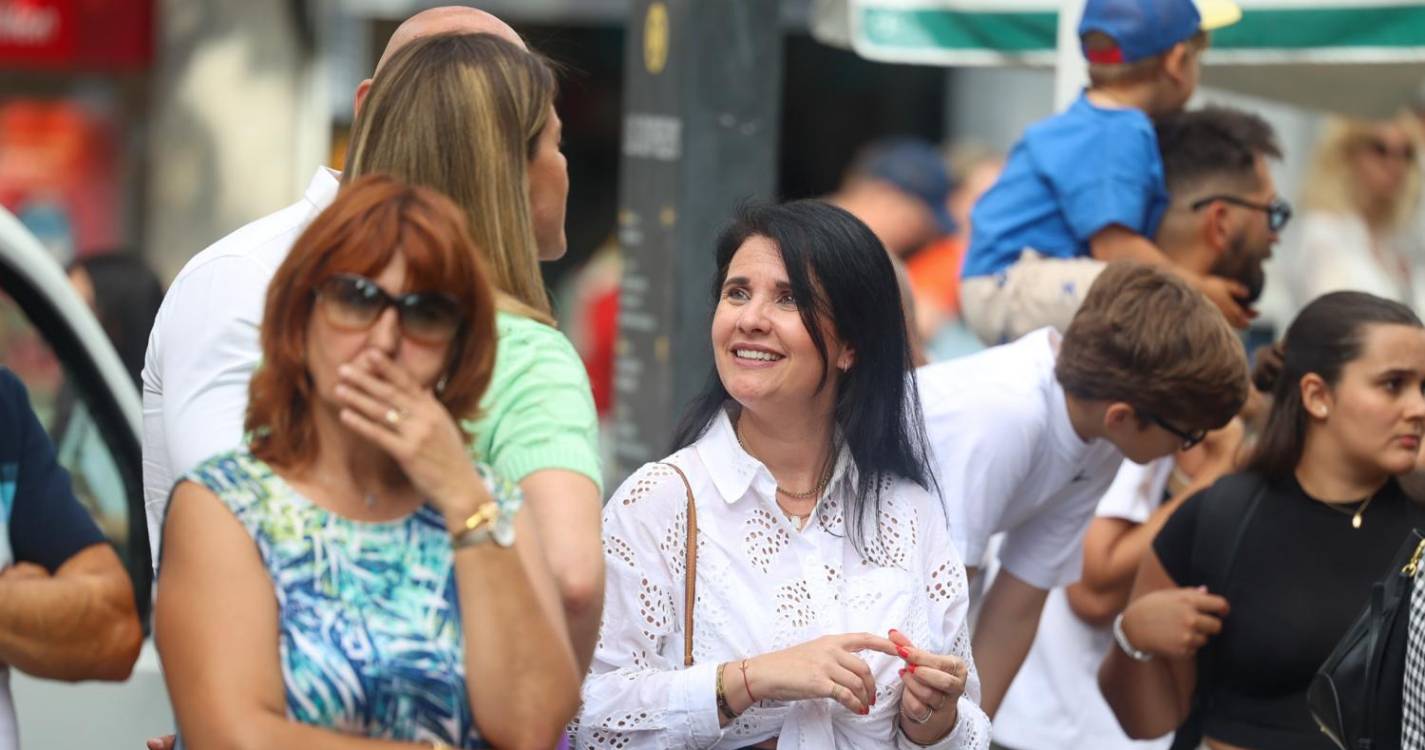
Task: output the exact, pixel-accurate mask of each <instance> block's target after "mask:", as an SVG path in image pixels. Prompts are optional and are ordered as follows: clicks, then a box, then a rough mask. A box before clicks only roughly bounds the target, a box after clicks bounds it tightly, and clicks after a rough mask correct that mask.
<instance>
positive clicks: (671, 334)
mask: <svg viewBox="0 0 1425 750" xmlns="http://www.w3.org/2000/svg"><path fill="white" fill-rule="evenodd" d="M778 6H779V3H778V2H777V1H776V0H634V1H633V4H632V9H631V11H630V16H629V27H628V34H627V36H626V39H627V51H626V55H625V61H624V66H625V67H624V131H623V160H622V165H621V171H620V175H619V244H620V246H621V248H622V251H623V284H622V289H621V296H620V302H619V342H618V359H617V363H616V365H615V371H614V373H615V374H614V387H615V420H616V421H615V430H614V446H615V450H614V456H615V464H616V465H615V467H614V474H615V477H614V478H615V479H616V480H619V481H621V480H622V478H623V477H625V476H627V475H628V473H629V472H631V471H633V470H634V469H636V468H637V467H638V466H640V465H641V464H643V463H644V462H646V461H651V460H655V459H657V458H659V457H661V456H663V455H665V454H666V453H667V448H668V441H669V439H670V438H671V436H672V429H673V426H674V425H675V424H676V422H677V419H678V418H679V417H680V416H681V413H682V411H683V408H684V406H686V405H687V403H688V401H689V400H690V399H691V398H692V397H693V396H694V395H695V394H696V393H697V392H698V390H700V389H701V388H702V386H703V384H704V382H705V381H706V378H707V374H708V372H710V371H711V368H712V353H711V348H710V345H709V343H708V326H709V315H710V313H711V311H712V305H711V285H712V282H713V274H714V271H715V268H714V262H713V240H714V238H715V237H716V235H717V230H718V228H719V227H720V226H721V225H722V223H723V222H725V221H726V220H727V219H728V218H729V217H730V216H731V215H732V212H733V210H734V208H735V207H736V206H737V203H738V202H739V201H742V200H744V199H747V198H754V197H755V198H763V199H768V198H771V197H773V194H774V191H775V189H776V172H777V130H778V123H779V120H780V116H781V112H780V109H781V108H780V104H781V96H782V32H781V26H780V24H779V22H778V21H779V12H778V11H779V7H778Z"/></svg>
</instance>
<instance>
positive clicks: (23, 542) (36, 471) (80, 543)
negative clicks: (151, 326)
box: [0, 368, 104, 573]
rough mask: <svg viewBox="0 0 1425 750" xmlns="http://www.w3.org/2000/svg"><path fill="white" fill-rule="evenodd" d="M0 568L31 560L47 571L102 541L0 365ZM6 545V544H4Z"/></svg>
mask: <svg viewBox="0 0 1425 750" xmlns="http://www.w3.org/2000/svg"><path fill="white" fill-rule="evenodd" d="M0 533H3V538H2V539H0V567H3V566H4V564H9V563H10V562H32V563H35V564H37V565H42V566H44V568H45V569H46V570H48V571H49V572H51V573H53V572H55V571H56V570H58V569H59V567H60V566H61V565H63V564H64V563H65V561H67V560H68V559H69V558H70V557H73V556H74V555H75V554H76V553H78V552H79V551H80V550H83V549H84V548H85V547H88V546H90V545H93V544H98V543H100V542H103V541H104V535H103V534H102V533H100V531H99V527H98V526H96V525H95V524H94V519H92V518H90V516H89V513H88V512H87V511H86V510H84V506H82V505H80V504H79V500H78V499H77V498H75V496H74V490H73V488H72V486H71V485H70V481H69V472H66V471H65V470H64V469H63V467H61V466H60V465H59V462H58V461H56V460H55V454H54V445H53V444H52V443H50V439H49V435H47V434H45V429H44V426H42V425H41V424H40V420H39V419H38V418H37V417H36V416H35V412H34V410H32V409H31V408H30V395H29V393H28V392H27V391H26V390H25V385H24V383H22V382H20V379H19V378H17V377H15V374H14V373H12V372H10V371H9V370H7V369H4V368H0ZM6 547H8V549H5V548H6Z"/></svg>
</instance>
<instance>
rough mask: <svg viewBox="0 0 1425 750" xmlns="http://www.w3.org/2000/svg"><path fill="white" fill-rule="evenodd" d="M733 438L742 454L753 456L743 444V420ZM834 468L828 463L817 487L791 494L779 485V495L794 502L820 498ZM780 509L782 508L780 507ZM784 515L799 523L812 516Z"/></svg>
mask: <svg viewBox="0 0 1425 750" xmlns="http://www.w3.org/2000/svg"><path fill="white" fill-rule="evenodd" d="M732 436H733V437H735V438H737V445H738V446H739V447H741V448H742V452H743V453H746V454H747V455H749V456H751V455H752V451H750V450H748V449H747V443H744V442H742V420H738V422H737V424H735V425H733V427H732ZM753 458H756V456H753ZM833 468H834V466H833V465H832V463H831V462H830V461H828V462H827V464H826V470H825V471H823V472H822V475H821V479H820V480H818V481H817V483H816V486H814V487H812V488H811V489H809V490H807V491H806V492H790V491H788V490H784V489H782V485H780V484H779V485H777V494H779V495H782V496H784V497H789V498H792V499H793V500H810V499H812V498H814V497H819V496H820V495H821V492H822V490H824V489H826V485H827V484H828V483H829V482H830V481H831V470H832V469H833ZM778 507H780V505H779V506H778ZM782 514H783V515H785V516H786V517H787V518H790V519H792V520H794V521H797V522H798V523H800V522H802V521H804V520H806V518H807V516H810V515H811V514H810V513H808V514H806V515H801V516H799V515H797V514H795V513H788V512H787V511H786V509H785V508H783V509H782Z"/></svg>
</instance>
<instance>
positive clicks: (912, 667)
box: [906, 664, 915, 674]
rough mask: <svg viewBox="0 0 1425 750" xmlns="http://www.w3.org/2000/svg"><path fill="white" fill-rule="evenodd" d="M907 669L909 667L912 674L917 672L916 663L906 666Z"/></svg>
mask: <svg viewBox="0 0 1425 750" xmlns="http://www.w3.org/2000/svg"><path fill="white" fill-rule="evenodd" d="M906 669H909V670H910V673H911V674H915V665H914V664H912V665H910V666H909V667H906Z"/></svg>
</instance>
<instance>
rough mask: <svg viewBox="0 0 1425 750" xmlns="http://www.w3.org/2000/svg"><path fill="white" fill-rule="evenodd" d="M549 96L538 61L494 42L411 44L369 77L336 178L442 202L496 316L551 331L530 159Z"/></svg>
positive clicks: (456, 37) (550, 77)
mask: <svg viewBox="0 0 1425 750" xmlns="http://www.w3.org/2000/svg"><path fill="white" fill-rule="evenodd" d="M555 92H556V82H555V77H554V72H553V70H552V68H551V67H550V65H549V64H548V63H547V62H546V61H545V60H543V59H542V58H540V57H539V56H537V55H535V54H533V53H531V52H528V51H525V50H522V49H520V48H519V47H517V46H515V45H514V44H511V43H510V42H507V41H505V40H504V39H500V38H499V37H496V36H492V35H490V34H442V35H436V36H430V37H425V38H422V39H417V40H415V41H413V42H410V43H409V44H407V45H405V46H404V47H402V48H401V49H400V50H399V51H397V52H396V53H395V54H394V55H392V56H391V58H390V59H389V60H387V61H386V62H385V63H384V64H383V65H382V66H381V70H380V71H379V72H378V73H377V74H376V79H375V80H374V81H373V82H372V84H371V93H370V94H369V95H368V96H367V97H366V101H365V102H364V104H363V105H362V107H361V111H360V113H359V114H358V115H357V118H356V124H355V127H354V128H353V132H352V137H351V148H350V150H349V152H348V154H349V155H348V157H347V163H346V171H345V173H344V174H343V176H342V179H343V180H344V181H347V182H349V181H351V180H355V179H357V178H359V177H361V176H362V175H365V174H372V173H386V174H390V175H393V176H395V177H399V178H401V179H403V180H406V181H407V182H410V183H412V184H416V185H423V186H425V187H429V188H433V189H435V190H439V191H441V192H443V193H445V194H446V195H448V196H450V197H451V198H452V199H454V200H455V202H456V204H457V205H459V206H460V207H461V209H463V210H464V211H465V214H466V216H467V219H468V221H469V225H470V233H471V235H472V236H473V237H474V239H475V243H476V245H478V246H479V247H480V249H481V250H482V251H483V252H484V254H485V259H486V261H487V262H488V265H489V268H490V271H491V280H492V281H493V282H494V284H495V286H496V287H497V288H498V289H499V290H500V291H501V292H503V294H501V295H500V308H501V309H504V310H507V311H509V312H514V313H517V314H520V315H524V316H526V317H530V318H533V319H535V320H538V321H540V322H543V323H548V324H550V325H553V321H554V316H553V315H552V313H551V310H550V305H549V295H548V293H547V292H546V291H545V289H544V280H543V277H541V276H540V273H539V248H538V244H537V243H536V241H535V235H534V225H533V221H532V212H531V210H530V202H529V160H530V159H531V157H533V156H534V152H535V148H536V146H537V142H538V138H539V134H540V132H541V131H543V130H544V127H545V125H546V122H547V120H548V119H549V112H550V107H551V106H552V105H553V103H554V95H555Z"/></svg>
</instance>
